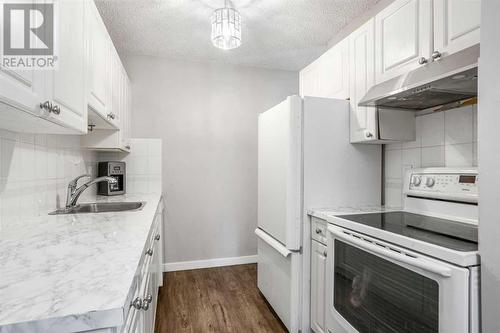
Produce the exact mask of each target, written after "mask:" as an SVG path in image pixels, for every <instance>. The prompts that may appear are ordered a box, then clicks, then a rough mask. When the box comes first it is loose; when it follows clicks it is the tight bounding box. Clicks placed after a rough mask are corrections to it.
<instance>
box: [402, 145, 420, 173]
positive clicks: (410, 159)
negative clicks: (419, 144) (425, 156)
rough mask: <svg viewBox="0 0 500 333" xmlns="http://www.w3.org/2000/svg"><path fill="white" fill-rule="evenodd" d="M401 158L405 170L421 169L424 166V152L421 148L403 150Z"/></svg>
mask: <svg viewBox="0 0 500 333" xmlns="http://www.w3.org/2000/svg"><path fill="white" fill-rule="evenodd" d="M401 158H402V166H403V168H408V169H414V168H420V166H421V165H422V161H421V160H422V150H421V149H420V148H412V149H403V150H402V156H401Z"/></svg>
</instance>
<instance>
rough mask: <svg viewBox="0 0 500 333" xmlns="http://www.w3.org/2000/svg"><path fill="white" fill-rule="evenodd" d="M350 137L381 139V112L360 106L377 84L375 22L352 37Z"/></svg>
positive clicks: (354, 139)
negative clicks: (378, 116)
mask: <svg viewBox="0 0 500 333" xmlns="http://www.w3.org/2000/svg"><path fill="white" fill-rule="evenodd" d="M349 54H350V57H349V59H350V63H349V70H350V79H349V82H350V93H349V95H350V104H351V105H350V126H351V129H350V136H351V142H365V141H373V140H376V139H377V138H378V130H377V119H376V118H377V110H376V109H375V108H373V107H364V106H358V103H359V101H360V100H361V99H362V98H363V96H364V95H365V94H366V92H367V91H368V89H370V88H371V87H372V86H373V85H374V84H375V20H374V19H371V20H370V21H368V22H367V23H365V24H364V25H363V26H362V27H360V28H359V29H358V30H356V31H355V32H353V33H352V34H351V35H350V36H349Z"/></svg>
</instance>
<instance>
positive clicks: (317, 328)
mask: <svg viewBox="0 0 500 333" xmlns="http://www.w3.org/2000/svg"><path fill="white" fill-rule="evenodd" d="M326 249H327V248H326V246H325V245H323V244H321V243H320V242H318V241H316V240H314V239H313V240H312V241H311V329H312V330H313V331H314V332H315V333H325V332H326V328H325V310H326V309H325V306H326V303H325V301H326V295H325V292H326V256H327V251H326Z"/></svg>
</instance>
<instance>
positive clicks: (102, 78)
mask: <svg viewBox="0 0 500 333" xmlns="http://www.w3.org/2000/svg"><path fill="white" fill-rule="evenodd" d="M86 4H87V7H88V8H87V14H88V19H87V29H88V35H89V38H88V40H87V42H88V70H87V74H88V105H89V107H91V108H92V109H93V110H94V111H96V112H98V113H99V114H100V115H101V116H103V117H105V118H107V111H108V110H107V109H108V108H109V105H108V103H110V101H109V99H110V96H109V93H110V89H109V82H110V81H111V78H110V76H111V73H110V72H111V68H110V65H111V48H110V41H109V37H108V33H107V31H106V28H105V26H104V23H103V22H102V20H101V16H100V15H99V12H98V10H97V8H96V7H95V4H94V2H93V1H86Z"/></svg>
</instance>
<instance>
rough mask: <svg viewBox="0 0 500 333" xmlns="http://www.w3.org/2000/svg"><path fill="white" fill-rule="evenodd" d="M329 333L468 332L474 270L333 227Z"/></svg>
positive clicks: (328, 296) (329, 269)
mask: <svg viewBox="0 0 500 333" xmlns="http://www.w3.org/2000/svg"><path fill="white" fill-rule="evenodd" d="M327 299H328V300H327V307H328V309H327V314H328V315H327V329H328V332H329V333H352V332H360V333H382V332H383V333H466V332H469V270H468V269H465V268H462V267H457V266H454V265H451V264H447V263H444V262H441V261H438V260H435V259H432V258H429V257H426V256H422V255H421V254H418V253H415V252H412V251H409V250H406V249H404V248H400V247H398V246H394V245H392V244H390V243H386V242H383V241H379V240H377V239H375V238H372V237H368V236H365V235H363V234H359V233H356V232H353V231H351V230H348V229H343V228H339V227H336V226H332V225H330V226H329V227H328V262H327Z"/></svg>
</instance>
